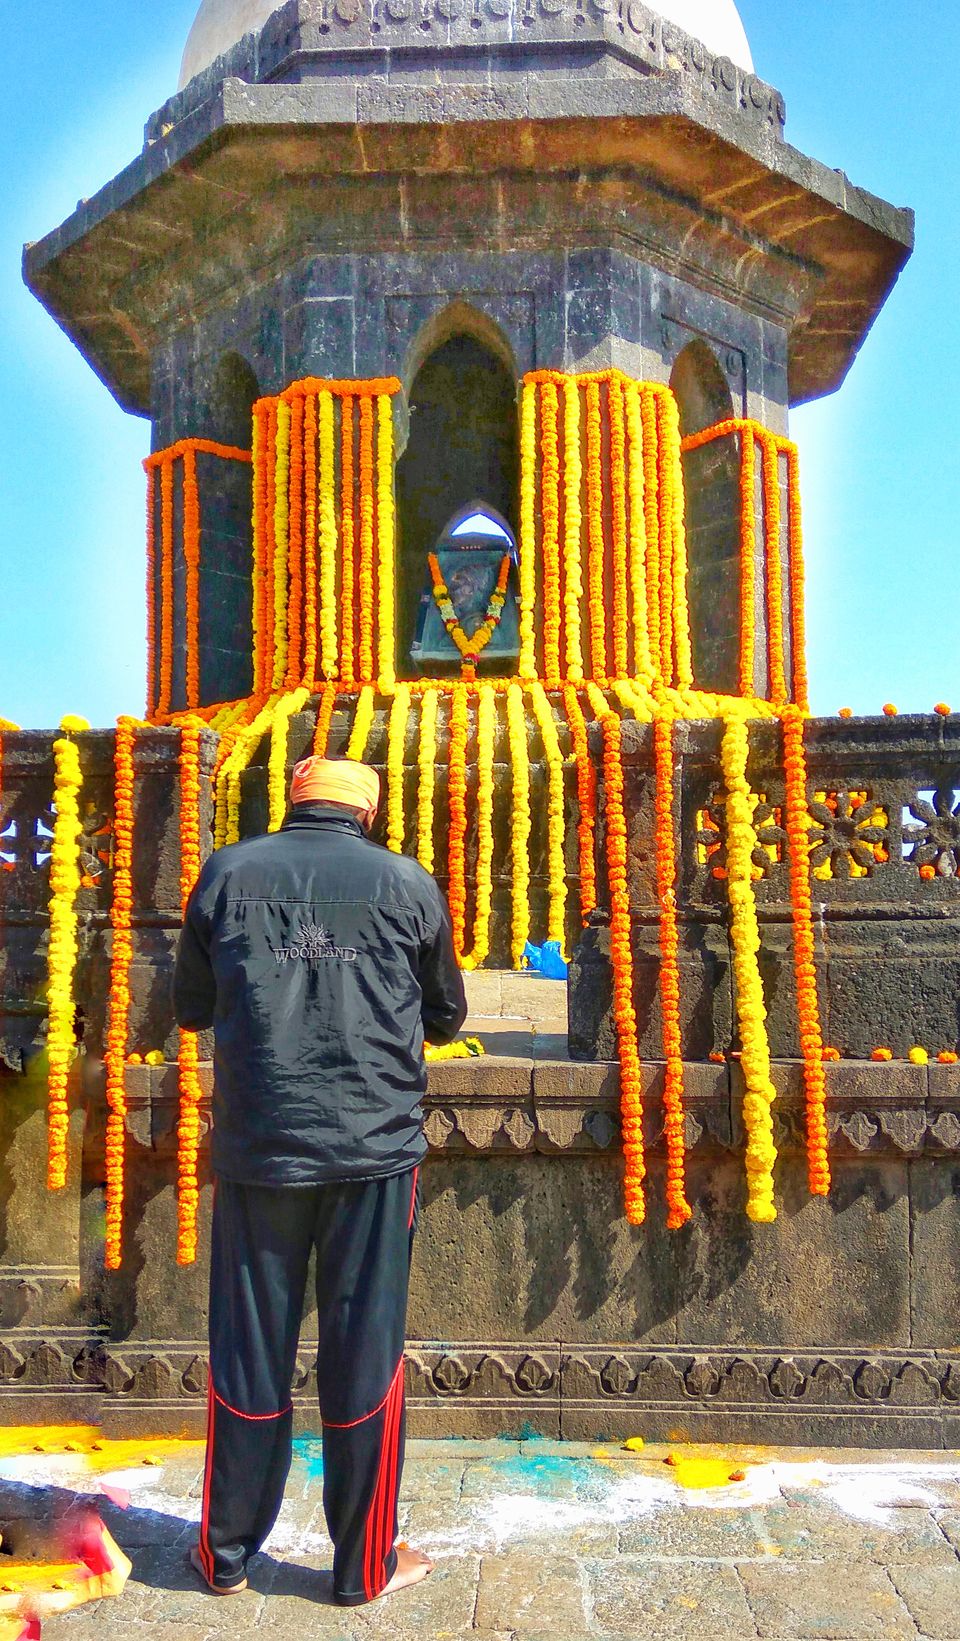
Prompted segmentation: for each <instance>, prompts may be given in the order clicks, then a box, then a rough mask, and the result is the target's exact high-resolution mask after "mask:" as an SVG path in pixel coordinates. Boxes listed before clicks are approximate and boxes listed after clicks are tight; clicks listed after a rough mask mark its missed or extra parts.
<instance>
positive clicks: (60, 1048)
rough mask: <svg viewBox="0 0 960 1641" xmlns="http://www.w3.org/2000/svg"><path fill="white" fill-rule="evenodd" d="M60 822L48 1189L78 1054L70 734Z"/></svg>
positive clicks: (60, 745) (50, 993)
mask: <svg viewBox="0 0 960 1641" xmlns="http://www.w3.org/2000/svg"><path fill="white" fill-rule="evenodd" d="M53 768H54V775H53V783H54V798H53V806H54V810H55V816H56V818H55V820H54V823H53V837H52V839H51V841H50V935H49V944H48V947H47V1016H48V1025H47V1063H48V1067H49V1072H48V1082H47V1089H48V1117H47V1185H48V1186H49V1188H50V1190H51V1191H59V1190H62V1188H63V1187H64V1185H65V1184H66V1182H67V1132H68V1128H69V1114H68V1104H67V1083H68V1079H69V1076H70V1065H71V1062H72V1060H73V1057H74V1053H75V1050H76V1029H75V1020H76V1004H75V1002H74V997H73V975H74V970H75V969H76V965H77V953H78V945H77V911H76V900H77V891H78V890H79V888H80V839H81V837H82V836H83V823H82V821H81V819H80V801H79V800H80V791H81V788H82V785H83V774H82V771H81V768H80V754H79V752H78V751H77V748H76V745H75V743H74V742H73V741H71V740H70V739H69V738H68V737H67V736H66V735H61V736H60V737H59V738H58V739H57V740H55V741H54V743H53Z"/></svg>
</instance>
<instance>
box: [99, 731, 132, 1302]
mask: <svg viewBox="0 0 960 1641" xmlns="http://www.w3.org/2000/svg"><path fill="white" fill-rule="evenodd" d="M135 739H136V729H135V725H134V722H133V719H132V718H119V719H118V720H117V732H116V749H115V752H114V799H113V903H112V905H111V907H110V923H111V926H112V928H113V944H112V950H111V958H110V1022H109V1025H108V1027H107V1042H106V1051H105V1053H104V1061H105V1064H106V1079H107V1081H106V1097H107V1141H106V1186H107V1189H106V1197H107V1201H106V1211H107V1212H106V1219H107V1227H106V1248H105V1263H106V1267H107V1270H108V1271H115V1270H118V1269H119V1267H120V1261H121V1258H122V1254H123V1195H124V1181H123V1173H124V1150H125V1144H126V1119H127V1091H126V1081H125V1067H126V1060H127V1032H128V1029H129V1019H130V964H131V962H132V960H133V930H132V921H133V783H134V767H133V749H134V741H135Z"/></svg>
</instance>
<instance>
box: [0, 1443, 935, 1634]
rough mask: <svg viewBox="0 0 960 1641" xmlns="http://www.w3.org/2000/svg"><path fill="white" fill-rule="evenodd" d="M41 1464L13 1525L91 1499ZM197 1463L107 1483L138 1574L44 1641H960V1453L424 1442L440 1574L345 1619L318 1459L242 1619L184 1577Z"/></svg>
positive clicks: (193, 1454) (2, 1487)
mask: <svg viewBox="0 0 960 1641" xmlns="http://www.w3.org/2000/svg"><path fill="white" fill-rule="evenodd" d="M671 1459H672V1460H673V1462H669V1461H670V1460H671ZM678 1459H679V1463H678V1462H676V1461H677V1460H678ZM41 1462H42V1468H41V1469H39V1470H38V1468H37V1462H36V1461H35V1462H34V1464H33V1465H32V1466H30V1465H28V1464H27V1462H26V1461H25V1460H20V1461H17V1464H16V1465H13V1466H11V1465H10V1464H9V1463H8V1464H5V1465H3V1466H2V1467H0V1503H2V1510H3V1513H4V1514H5V1516H6V1518H7V1519H9V1517H10V1516H11V1515H19V1516H20V1517H26V1516H33V1517H39V1516H44V1515H49V1514H50V1512H51V1511H55V1510H56V1508H57V1506H58V1504H62V1503H63V1502H64V1501H65V1499H66V1498H68V1497H69V1495H70V1492H71V1488H72V1487H78V1486H79V1484H77V1483H76V1482H75V1483H73V1484H71V1482H70V1477H69V1469H68V1465H66V1464H65V1462H64V1461H63V1460H61V1459H58V1460H57V1461H56V1462H55V1463H54V1462H53V1461H49V1462H48V1461H41ZM201 1463H202V1447H200V1446H199V1445H190V1446H184V1447H183V1448H182V1449H180V1450H179V1451H173V1452H172V1453H170V1454H169V1455H165V1456H164V1457H163V1458H162V1459H161V1460H160V1461H159V1464H155V1465H153V1466H152V1467H150V1468H145V1467H144V1466H143V1464H142V1462H140V1461H138V1463H137V1465H136V1467H135V1468H133V1469H128V1470H126V1471H123V1472H122V1473H119V1474H118V1473H112V1474H110V1476H109V1482H110V1485H112V1486H120V1487H125V1488H127V1489H129V1491H130V1494H131V1502H130V1506H129V1508H128V1509H127V1510H125V1511H123V1510H120V1509H118V1508H116V1507H115V1506H113V1505H112V1504H109V1503H107V1502H106V1501H105V1500H103V1499H102V1498H101V1500H100V1508H101V1510H102V1513H103V1515H104V1517H105V1519H108V1521H109V1525H110V1527H111V1530H112V1531H113V1532H114V1534H115V1536H116V1537H117V1538H118V1539H119V1541H120V1542H121V1544H123V1545H124V1547H126V1548H127V1550H128V1552H129V1554H130V1555H131V1557H132V1560H133V1564H134V1571H133V1576H132V1578H131V1580H130V1582H129V1584H128V1586H127V1589H126V1591H125V1592H124V1594H123V1595H122V1596H121V1597H120V1599H119V1600H117V1601H114V1602H102V1603H100V1604H99V1606H98V1607H87V1608H84V1609H81V1610H80V1611H78V1612H76V1613H73V1614H69V1615H66V1616H63V1617H59V1618H55V1619H51V1620H48V1621H47V1622H45V1623H44V1626H43V1636H44V1641H94V1638H96V1641H121V1638H129V1637H131V1636H132V1635H133V1634H134V1633H136V1634H137V1635H138V1636H142V1637H144V1638H145V1641H206V1638H208V1637H209V1638H210V1641H218V1638H220V1637H229V1638H230V1641H254V1638H257V1641H262V1638H264V1637H266V1636H276V1637H287V1636H290V1637H294V1636H296V1637H299V1636H304V1637H310V1638H312V1637H317V1638H324V1641H354V1638H357V1641H359V1638H362V1637H366V1636H374V1635H381V1636H383V1637H386V1638H388V1641H413V1638H416V1641H466V1638H467V1637H472V1638H475V1641H508V1638H510V1641H547V1637H549V1638H550V1641H574V1638H584V1641H585V1638H587V1637H592V1638H597V1641H615V1638H616V1641H623V1638H625V1637H629V1638H631V1641H640V1638H641V1637H650V1638H652V1641H700V1638H704V1641H706V1638H710V1641H718V1638H719V1641H739V1638H741V1637H763V1638H769V1641H841V1638H844V1641H865V1638H867V1637H870V1638H874V1637H876V1638H885V1641H886V1638H888V1641H902V1638H917V1637H926V1638H930V1641H960V1455H953V1454H945V1453H940V1454H929V1455H926V1454H904V1453H900V1454H878V1453H860V1454H851V1453H848V1452H836V1451H834V1452H831V1453H825V1452H815V1451H812V1450H808V1449H803V1450H789V1451H787V1450H774V1449H769V1448H764V1449H747V1448H738V1449H735V1450H734V1449H730V1448H723V1449H720V1448H717V1449H705V1448H698V1449H693V1448H684V1449H682V1450H678V1451H677V1452H674V1453H673V1454H670V1450H669V1449H666V1448H663V1447H657V1448H654V1447H648V1448H645V1449H644V1450H643V1451H642V1452H641V1453H638V1454H633V1453H628V1452H626V1451H625V1450H624V1449H622V1448H617V1447H593V1446H581V1445H577V1446H574V1445H572V1444H566V1445H564V1444H554V1443H548V1442H544V1441H536V1440H531V1441H527V1442H522V1443H518V1442H508V1441H495V1442H468V1441H432V1442H412V1443H410V1444H409V1450H408V1461H407V1466H406V1470H405V1473H404V1480H403V1494H402V1514H401V1525H402V1534H403V1537H404V1538H407V1539H409V1541H410V1542H411V1543H414V1544H416V1545H418V1546H422V1547H423V1548H425V1549H427V1550H428V1551H430V1552H431V1553H432V1554H433V1555H434V1556H435V1557H436V1571H435V1572H434V1574H433V1575H432V1577H431V1578H429V1579H428V1580H427V1581H426V1583H425V1584H423V1585H421V1586H419V1587H418V1588H416V1589H412V1590H408V1591H404V1592H402V1593H401V1594H400V1595H398V1596H395V1597H391V1598H390V1599H389V1600H387V1601H385V1602H383V1603H376V1604H374V1605H373V1606H371V1607H369V1608H365V1609H360V1610H353V1611H347V1612H345V1611H342V1610H340V1609H338V1608H336V1607H335V1606H333V1605H331V1604H330V1578H329V1572H328V1569H329V1565H330V1546H329V1542H328V1540H327V1538H326V1536H325V1532H324V1525H323V1516H322V1509H321V1503H320V1478H321V1466H320V1450H319V1443H318V1442H317V1441H316V1440H314V1439H313V1438H307V1439H304V1440H302V1441H299V1442H298V1443H297V1448H296V1457H295V1460H294V1465H293V1470H292V1473H291V1477H290V1484H289V1487H288V1493H287V1501H286V1504H285V1506H284V1510H283V1514H282V1516H281V1519H280V1522H279V1523H278V1526H277V1529H276V1530H275V1532H274V1534H273V1536H272V1538H271V1540H270V1541H269V1543H268V1545H267V1547H266V1549H265V1551H264V1553H263V1554H261V1555H260V1556H258V1557H256V1558H255V1560H254V1561H253V1562H252V1563H251V1567H250V1581H251V1586H252V1587H251V1589H250V1590H249V1591H248V1593H246V1594H245V1595H243V1596H240V1597H235V1598H232V1599H231V1600H229V1601H227V1600H218V1599H216V1598H215V1597H212V1596H210V1595H206V1594H204V1593H203V1592H202V1591H201V1589H200V1587H199V1582H198V1580H197V1578H196V1576H195V1575H194V1574H193V1573H192V1572H191V1571H190V1570H189V1568H188V1567H187V1565H186V1561H185V1552H186V1547H187V1545H188V1544H189V1543H190V1542H191V1541H192V1539H193V1538H194V1536H195V1531H196V1528H195V1522H196V1520H197V1517H198V1514H199V1492H200V1486H199V1483H200V1470H201ZM731 1478H732V1479H731ZM94 1485H96V1484H94ZM88 1490H89V1489H88Z"/></svg>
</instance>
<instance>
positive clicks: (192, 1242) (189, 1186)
mask: <svg viewBox="0 0 960 1641" xmlns="http://www.w3.org/2000/svg"><path fill="white" fill-rule="evenodd" d="M202 727H203V726H202V724H201V723H200V722H199V721H198V720H196V719H194V720H193V721H191V722H189V723H185V724H183V725H182V727H181V730H180V902H181V907H182V910H183V912H184V913H186V909H187V901H188V899H189V897H190V892H191V890H192V888H193V886H194V884H195V883H196V881H197V878H198V877H199V875H200V731H201V729H202ZM178 1065H179V1083H180V1122H179V1125H178V1128H177V1264H178V1265H192V1264H193V1263H194V1261H195V1259H196V1257H197V1211H198V1208H199V1204H200V1189H199V1183H198V1179H197V1160H198V1157H199V1152H200V1102H201V1099H202V1097H203V1090H202V1088H201V1085H200V1045H199V1039H198V1037H197V1033H196V1032H195V1031H181V1033H180V1052H179V1055H178Z"/></svg>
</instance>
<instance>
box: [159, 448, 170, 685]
mask: <svg viewBox="0 0 960 1641" xmlns="http://www.w3.org/2000/svg"><path fill="white" fill-rule="evenodd" d="M172 692H173V460H172V458H171V459H169V460H167V461H164V462H163V463H162V464H161V467H160V693H159V695H158V697H157V715H158V716H161V717H162V716H163V714H164V713H167V712H169V711H170V700H171V696H172Z"/></svg>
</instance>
